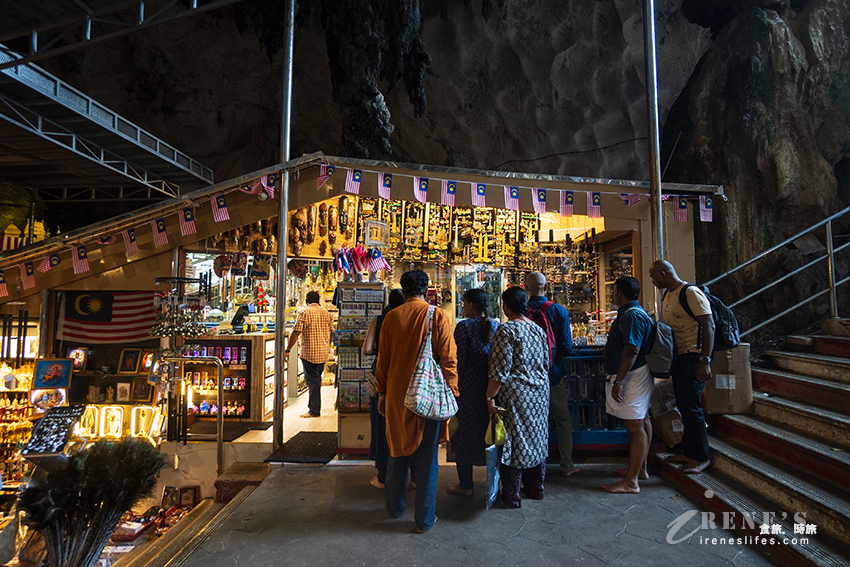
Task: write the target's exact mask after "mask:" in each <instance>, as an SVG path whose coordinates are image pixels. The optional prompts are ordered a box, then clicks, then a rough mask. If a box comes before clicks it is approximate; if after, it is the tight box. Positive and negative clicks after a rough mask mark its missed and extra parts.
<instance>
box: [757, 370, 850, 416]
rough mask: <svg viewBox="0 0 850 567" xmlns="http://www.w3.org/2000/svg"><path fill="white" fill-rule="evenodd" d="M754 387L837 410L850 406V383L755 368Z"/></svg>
mask: <svg viewBox="0 0 850 567" xmlns="http://www.w3.org/2000/svg"><path fill="white" fill-rule="evenodd" d="M753 389H756V390H766V391H768V392H770V393H773V394H778V395H780V396H784V397H786V398H797V399H801V400H805V401H806V402H808V403H811V404H814V405H816V406H821V407H824V408H827V409H831V410H835V411H846V410H847V408H850V385H847V384H839V383H837V382H833V381H831V380H821V379H820V378H812V377H809V376H800V375H799V374H792V373H790V372H781V371H779V370H766V369H764V368H753Z"/></svg>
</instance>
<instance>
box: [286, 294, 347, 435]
mask: <svg viewBox="0 0 850 567" xmlns="http://www.w3.org/2000/svg"><path fill="white" fill-rule="evenodd" d="M306 301H307V307H306V308H305V309H304V310H303V311H302V312H301V313H299V314H298V320H297V321H295V328H294V329H292V334H291V335H289V343H288V344H287V346H286V350H285V351H284V355H283V357H284V360H285V361H286V362H289V351H291V350H292V346H293V345H294V344H295V342H296V341H297V340H299V338H300V339H301V349H300V350H299V353H298V354H299V357H300V358H301V363H302V364H303V365H304V381H305V382H306V383H307V388H309V397H308V398H307V410H308V411H307V413H304V414H301V415H300V416H299V417H306V418H311V417H319V416H321V415H322V374H323V373H324V370H325V363H326V362H327V361H328V353H329V352H330V350H331V339H332V337H333V331H334V325H333V317H331V314H330V313H328V310H327V309H325V308H324V307H322V306H321V305H319V293H318V292H315V291H310V292H307V297H306Z"/></svg>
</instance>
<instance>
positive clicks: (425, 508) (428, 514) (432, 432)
mask: <svg viewBox="0 0 850 567" xmlns="http://www.w3.org/2000/svg"><path fill="white" fill-rule="evenodd" d="M439 440H440V422H439V421H434V420H431V419H426V420H425V431H423V432H422V443H420V444H419V447H417V448H416V450H415V451H414V452H413V454H412V455H409V456H406V457H393V456H390V459H389V470H388V471H387V486H386V490H385V491H386V498H387V512H389V513H390V517H391V518H398V517H399V516H401V515H402V514H404V510H405V508H407V469H408V468H410V469H412V472H411V475H412V477H413V482H414V483H416V501H415V508H414V512H413V519H414V521H415V522H416V528H417V529H419V530H422V531H426V530H429V529H431V526H433V525H434V521H435V520H436V519H437V516H436V514H435V512H436V509H437V449H438V447H439Z"/></svg>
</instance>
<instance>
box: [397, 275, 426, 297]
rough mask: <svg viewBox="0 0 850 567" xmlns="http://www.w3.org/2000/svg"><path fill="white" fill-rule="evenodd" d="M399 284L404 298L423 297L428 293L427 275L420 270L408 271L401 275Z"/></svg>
mask: <svg viewBox="0 0 850 567" xmlns="http://www.w3.org/2000/svg"><path fill="white" fill-rule="evenodd" d="M399 283H400V284H401V291H403V292H404V296H405V297H414V296H416V295H425V292H426V291H428V274H426V273H425V272H423V271H422V270H410V271H409V272H404V273H403V274H402V275H401V280H400V281H399Z"/></svg>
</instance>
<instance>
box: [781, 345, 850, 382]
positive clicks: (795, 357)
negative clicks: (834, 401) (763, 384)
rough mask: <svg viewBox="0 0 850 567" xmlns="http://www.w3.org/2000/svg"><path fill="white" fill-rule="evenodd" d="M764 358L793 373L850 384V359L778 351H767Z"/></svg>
mask: <svg viewBox="0 0 850 567" xmlns="http://www.w3.org/2000/svg"><path fill="white" fill-rule="evenodd" d="M764 356H769V357H770V358H772V359H773V361H774V362H775V363H776V364H777V365H778V366H779V367H780V368H783V369H785V370H790V371H791V372H796V373H799V374H803V375H805V376H812V377H814V378H823V379H824V380H832V381H834V382H841V383H844V384H850V359H847V358H840V357H837V356H824V355H823V354H809V353H805V352H782V351H778V350H770V351H766V352H765V353H764Z"/></svg>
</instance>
